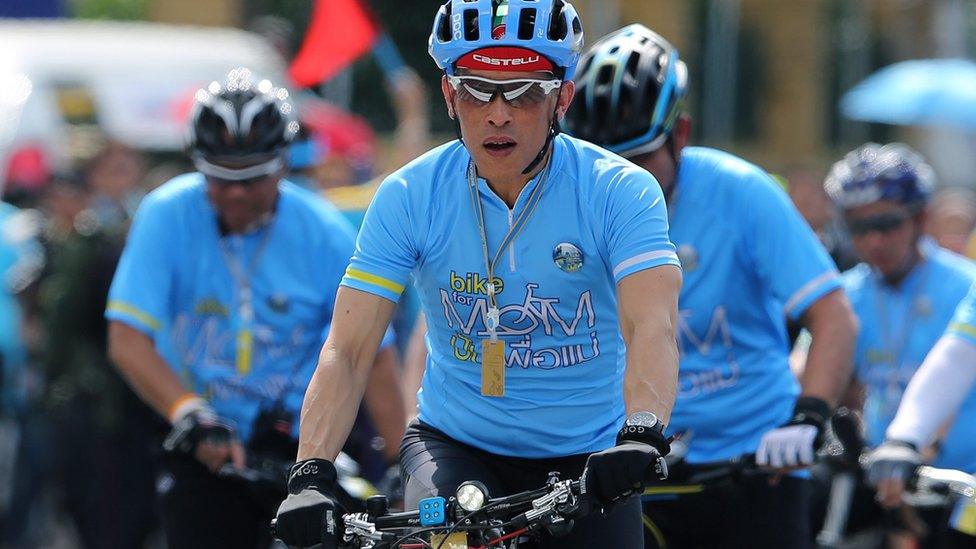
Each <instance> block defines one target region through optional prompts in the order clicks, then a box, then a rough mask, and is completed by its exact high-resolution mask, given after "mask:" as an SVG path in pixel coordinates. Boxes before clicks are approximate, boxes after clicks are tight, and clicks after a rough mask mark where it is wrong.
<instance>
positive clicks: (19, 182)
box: [2, 145, 51, 208]
mask: <svg viewBox="0 0 976 549" xmlns="http://www.w3.org/2000/svg"><path fill="white" fill-rule="evenodd" d="M4 173H5V174H6V183H5V185H3V187H2V190H3V198H4V200H5V201H6V202H7V203H9V204H11V205H13V206H16V207H18V208H34V207H36V206H37V203H38V200H39V197H40V195H41V192H42V190H43V189H44V185H45V184H46V183H47V182H48V180H49V179H50V177H51V169H50V164H49V162H48V159H47V158H46V156H45V154H44V151H43V150H42V149H41V147H39V146H35V145H27V146H24V147H21V148H20V149H17V150H15V151H14V152H13V153H12V154H11V155H10V157H9V158H8V159H7V169H6V171H5V172H4Z"/></svg>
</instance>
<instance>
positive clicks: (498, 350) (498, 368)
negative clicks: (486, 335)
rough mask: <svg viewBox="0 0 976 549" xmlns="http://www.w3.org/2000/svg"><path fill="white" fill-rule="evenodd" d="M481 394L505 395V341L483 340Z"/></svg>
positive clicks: (490, 395) (491, 395)
mask: <svg viewBox="0 0 976 549" xmlns="http://www.w3.org/2000/svg"><path fill="white" fill-rule="evenodd" d="M481 395H482V396H488V397H503V396H505V342H504V341H503V340H501V339H483V340H481Z"/></svg>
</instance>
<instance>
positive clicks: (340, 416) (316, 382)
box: [298, 339, 373, 461]
mask: <svg viewBox="0 0 976 549" xmlns="http://www.w3.org/2000/svg"><path fill="white" fill-rule="evenodd" d="M372 360H373V357H372V356H369V357H363V356H358V357H356V356H353V355H351V354H349V353H346V352H343V351H341V350H339V349H338V348H337V347H336V345H335V344H334V343H333V342H332V341H331V339H330V340H329V341H326V342H325V346H323V347H322V353H321V354H320V356H319V364H318V367H317V368H316V369H315V373H314V374H313V375H312V380H311V381H310V382H309V384H308V389H307V390H306V391H305V401H304V402H303V403H302V415H301V427H300V429H299V440H298V460H299V461H301V460H303V459H311V458H322V459H328V460H334V459H335V457H336V456H337V455H338V454H339V451H340V450H342V446H343V444H345V442H346V438H347V437H348V436H349V432H350V431H351V430H352V425H353V422H354V421H355V420H356V414H357V412H358V411H359V404H360V402H362V399H363V393H364V392H365V391H366V383H367V380H368V379H369V370H370V368H369V365H370V363H371V362H372Z"/></svg>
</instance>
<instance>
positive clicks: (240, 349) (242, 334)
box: [237, 330, 254, 376]
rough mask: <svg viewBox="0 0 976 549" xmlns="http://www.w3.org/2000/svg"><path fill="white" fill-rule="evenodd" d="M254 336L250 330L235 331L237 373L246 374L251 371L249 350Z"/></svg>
mask: <svg viewBox="0 0 976 549" xmlns="http://www.w3.org/2000/svg"><path fill="white" fill-rule="evenodd" d="M253 347H254V338H253V336H252V335H251V330H240V331H239V332H237V373H238V374H239V375H242V376H246V375H247V374H248V373H249V372H250V371H251V350H252V349H253Z"/></svg>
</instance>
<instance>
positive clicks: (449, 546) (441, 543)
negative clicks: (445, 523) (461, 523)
mask: <svg viewBox="0 0 976 549" xmlns="http://www.w3.org/2000/svg"><path fill="white" fill-rule="evenodd" d="M430 545H431V546H433V547H442V548H443V549H468V535H467V534H465V533H464V532H454V533H453V534H451V535H449V536H447V539H446V540H445V539H444V534H432V535H431V536H430Z"/></svg>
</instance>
